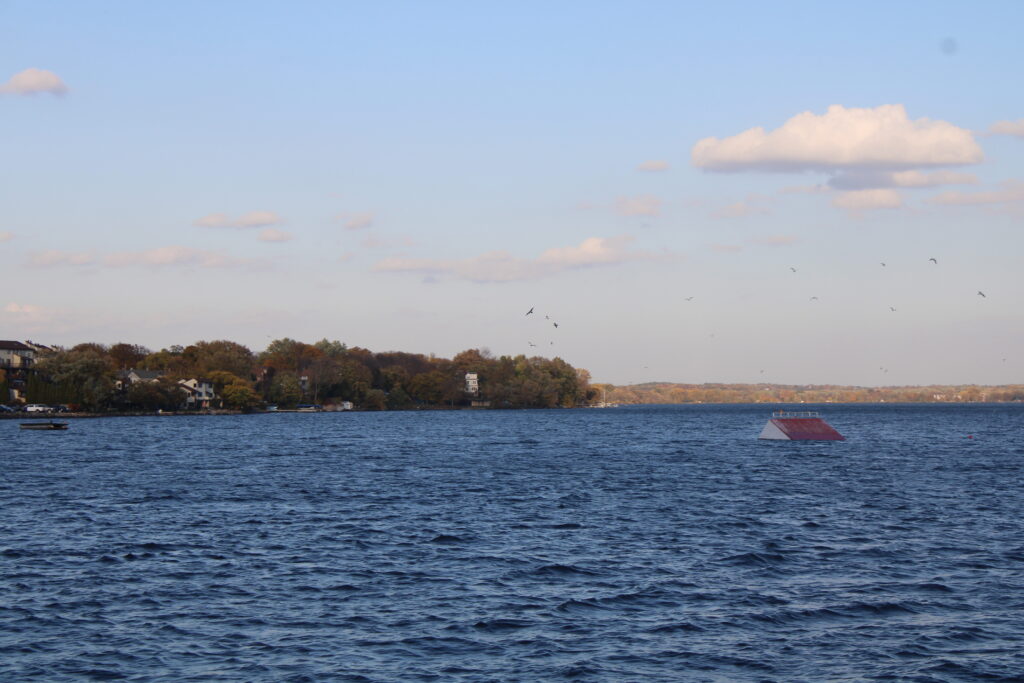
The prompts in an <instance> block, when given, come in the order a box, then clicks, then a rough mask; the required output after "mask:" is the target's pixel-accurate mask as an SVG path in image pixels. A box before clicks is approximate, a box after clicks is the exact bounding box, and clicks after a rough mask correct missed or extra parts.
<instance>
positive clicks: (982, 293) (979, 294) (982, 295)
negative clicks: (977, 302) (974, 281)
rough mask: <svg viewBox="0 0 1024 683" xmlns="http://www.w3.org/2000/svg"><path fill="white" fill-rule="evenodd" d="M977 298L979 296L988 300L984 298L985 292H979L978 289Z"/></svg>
mask: <svg viewBox="0 0 1024 683" xmlns="http://www.w3.org/2000/svg"><path fill="white" fill-rule="evenodd" d="M978 296H980V297H981V298H982V299H987V298H988V297H987V296H985V292H983V291H981V290H980V289H979V290H978Z"/></svg>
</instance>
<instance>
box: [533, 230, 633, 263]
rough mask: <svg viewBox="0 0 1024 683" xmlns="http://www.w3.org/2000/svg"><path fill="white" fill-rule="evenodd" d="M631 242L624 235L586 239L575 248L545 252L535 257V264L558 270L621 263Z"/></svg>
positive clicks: (553, 249)
mask: <svg viewBox="0 0 1024 683" xmlns="http://www.w3.org/2000/svg"><path fill="white" fill-rule="evenodd" d="M632 240H633V238H631V237H628V236H625V235H623V236H620V237H610V238H605V237H588V238H587V239H585V240H583V241H582V242H580V244H579V245H578V246H575V247H553V248H551V249H547V250H545V251H544V252H543V253H542V254H541V255H540V256H538V257H537V263H539V264H545V265H551V266H554V267H555V268H558V269H563V268H580V267H584V266H596V265H600V264H609V263H622V262H623V261H625V260H626V259H627V258H628V257H629V256H628V254H627V251H626V247H627V245H628V244H629V243H630V242H631V241H632Z"/></svg>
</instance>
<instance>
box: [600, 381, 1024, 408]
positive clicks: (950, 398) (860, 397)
mask: <svg viewBox="0 0 1024 683" xmlns="http://www.w3.org/2000/svg"><path fill="white" fill-rule="evenodd" d="M591 387H592V388H593V389H596V390H597V391H596V393H597V395H598V396H602V392H607V393H606V394H605V395H606V396H607V399H606V400H607V401H608V402H609V403H621V404H651V403H801V402H803V403H881V402H885V403H959V402H964V403H978V402H985V401H1024V384H1010V385H1002V386H982V385H975V384H965V385H937V384H936V385H930V386H903V387H857V386H842V385H837V384H676V383H672V382H647V383H645V384H630V385H628V386H616V385H614V384H599V383H594V384H592V385H591Z"/></svg>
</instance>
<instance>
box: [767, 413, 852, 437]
mask: <svg viewBox="0 0 1024 683" xmlns="http://www.w3.org/2000/svg"><path fill="white" fill-rule="evenodd" d="M757 438H759V439H774V440H777V441H846V437H845V436H843V435H842V434H840V433H839V432H837V431H836V430H835V429H833V427H832V425H830V424H829V423H827V422H825V420H823V419H821V416H820V415H819V414H818V413H815V412H810V411H808V412H799V413H790V412H787V411H785V410H780V411H777V412H774V413H772V417H771V419H770V420H768V424H766V425H765V426H764V429H762V430H761V436H759V437H757Z"/></svg>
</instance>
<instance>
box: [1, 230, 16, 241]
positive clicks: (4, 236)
mask: <svg viewBox="0 0 1024 683" xmlns="http://www.w3.org/2000/svg"><path fill="white" fill-rule="evenodd" d="M13 239H14V233H13V232H11V231H9V230H4V231H0V242H10V241H11V240H13Z"/></svg>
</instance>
